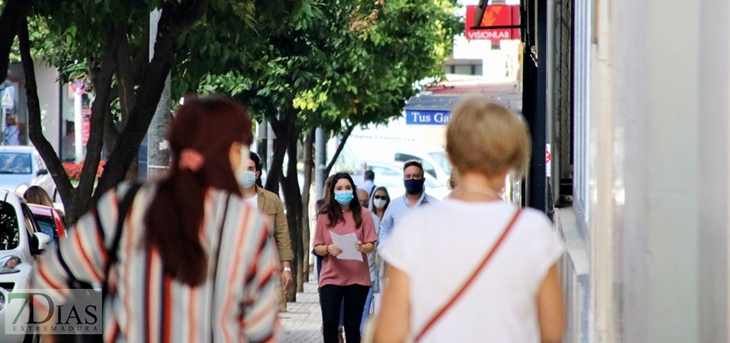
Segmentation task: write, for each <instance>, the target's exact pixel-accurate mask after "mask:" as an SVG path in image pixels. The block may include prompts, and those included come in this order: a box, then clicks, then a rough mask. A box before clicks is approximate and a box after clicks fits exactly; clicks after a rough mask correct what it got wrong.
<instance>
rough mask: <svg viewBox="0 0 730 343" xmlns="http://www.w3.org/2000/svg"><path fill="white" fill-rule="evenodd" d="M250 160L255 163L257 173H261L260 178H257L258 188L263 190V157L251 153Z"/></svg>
mask: <svg viewBox="0 0 730 343" xmlns="http://www.w3.org/2000/svg"><path fill="white" fill-rule="evenodd" d="M249 158H250V159H251V161H253V164H254V168H256V171H257V172H259V176H258V177H257V178H256V186H259V187H261V188H263V187H264V186H263V185H262V184H261V157H259V155H258V154H257V153H255V152H253V151H249Z"/></svg>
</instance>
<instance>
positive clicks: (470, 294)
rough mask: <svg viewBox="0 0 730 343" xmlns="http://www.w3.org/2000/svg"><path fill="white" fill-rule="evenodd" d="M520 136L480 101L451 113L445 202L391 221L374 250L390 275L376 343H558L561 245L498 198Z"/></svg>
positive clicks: (518, 124)
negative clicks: (454, 177) (453, 174)
mask: <svg viewBox="0 0 730 343" xmlns="http://www.w3.org/2000/svg"><path fill="white" fill-rule="evenodd" d="M529 137H530V136H529V134H528V131H527V127H526V125H525V123H524V122H523V120H522V119H521V118H520V117H518V116H517V115H516V114H514V113H512V112H511V111H509V110H508V109H507V108H505V107H503V106H502V105H498V104H496V103H493V102H490V101H489V100H488V99H487V98H486V97H484V96H483V95H478V96H473V97H469V98H467V99H466V100H463V101H462V102H461V103H460V104H459V105H457V107H456V109H455V110H454V112H453V114H452V117H451V121H450V123H449V126H448V128H447V133H446V151H447V154H448V156H449V160H450V161H451V163H452V164H453V168H455V169H457V170H458V173H459V183H458V185H457V186H456V189H455V191H454V194H453V196H452V197H450V198H449V199H447V200H445V201H443V202H441V203H439V204H434V205H431V206H430V207H429V208H428V210H425V209H419V210H416V211H413V213H411V214H410V215H408V216H407V217H405V218H403V219H402V220H400V221H399V222H398V223H397V224H396V228H395V230H394V231H393V235H392V237H391V238H390V241H389V242H388V243H387V244H385V245H384V246H383V247H382V248H381V249H379V254H380V256H381V257H382V258H383V259H385V260H386V262H388V263H389V264H390V266H391V268H390V271H389V278H388V283H387V285H386V289H385V292H384V294H383V304H382V308H381V311H380V314H379V316H378V318H377V321H376V329H375V341H376V342H378V343H389V342H403V341H404V340H405V339H406V338H407V337H410V338H412V339H415V340H416V341H418V342H421V343H430V342H524V343H540V342H560V340H561V338H562V334H563V329H564V326H565V323H564V310H563V297H562V294H561V290H560V278H559V275H558V266H557V261H558V259H559V258H560V256H561V255H562V254H563V251H564V249H565V248H564V244H563V242H562V240H561V239H560V237H559V236H558V234H557V233H556V232H554V230H553V227H552V224H551V222H550V220H549V219H548V218H547V216H546V215H545V214H544V213H542V212H540V211H537V210H534V209H522V210H520V208H519V207H518V206H516V205H513V204H510V203H507V202H504V201H503V200H502V197H501V194H500V192H502V190H503V189H504V187H505V178H506V176H507V175H508V173H510V172H513V171H514V172H518V173H519V172H522V171H524V170H525V169H526V167H527V164H528V159H529V156H530V139H529ZM434 252H446V253H447V254H448V256H447V257H445V255H444V254H442V253H434Z"/></svg>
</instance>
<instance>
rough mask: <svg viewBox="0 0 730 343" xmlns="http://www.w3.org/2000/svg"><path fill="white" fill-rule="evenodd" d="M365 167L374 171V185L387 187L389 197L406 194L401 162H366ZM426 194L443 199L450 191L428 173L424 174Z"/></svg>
mask: <svg viewBox="0 0 730 343" xmlns="http://www.w3.org/2000/svg"><path fill="white" fill-rule="evenodd" d="M367 167H368V169H369V170H372V171H373V173H375V182H374V183H375V185H376V186H378V187H385V188H386V189H388V194H389V195H390V198H391V199H393V198H397V197H399V196H401V195H404V194H406V187H405V185H403V164H402V163H396V162H368V163H367ZM425 177H426V182H425V183H424V187H425V188H426V194H428V195H430V196H432V197H434V198H436V199H438V200H442V199H444V198H445V197H446V196H447V195H449V193H450V192H451V191H449V189H448V188H447V187H446V185H444V184H443V183H441V182H439V181H438V180H436V179H435V178H434V177H433V176H431V175H430V174H426V175H425Z"/></svg>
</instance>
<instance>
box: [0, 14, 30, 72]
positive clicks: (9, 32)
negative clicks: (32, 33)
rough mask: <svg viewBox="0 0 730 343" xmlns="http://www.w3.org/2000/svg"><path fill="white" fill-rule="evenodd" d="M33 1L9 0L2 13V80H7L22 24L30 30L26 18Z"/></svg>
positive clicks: (0, 26)
mask: <svg viewBox="0 0 730 343" xmlns="http://www.w3.org/2000/svg"><path fill="white" fill-rule="evenodd" d="M32 4H33V2H32V1H28V0H8V1H5V8H4V9H3V13H2V15H0V79H2V80H0V82H2V81H4V80H5V76H6V75H7V74H6V73H7V71H8V66H9V64H10V49H12V47H13V41H15V35H16V34H20V31H19V30H21V29H22V27H21V25H25V30H26V31H27V30H28V21H27V20H25V19H26V16H27V14H28V10H30V7H31V5H32Z"/></svg>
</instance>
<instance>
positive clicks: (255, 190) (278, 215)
mask: <svg viewBox="0 0 730 343" xmlns="http://www.w3.org/2000/svg"><path fill="white" fill-rule="evenodd" d="M244 163H246V169H242V171H243V173H242V174H240V175H236V177H237V179H238V181H239V184H240V186H241V194H242V196H243V200H244V202H245V203H246V204H248V205H249V206H251V207H252V208H255V209H257V210H259V211H261V212H263V213H264V214H266V215H268V216H269V218H271V219H272V221H273V222H274V231H273V232H272V236H273V238H274V242H276V250H277V251H278V252H279V260H280V261H281V267H282V269H281V283H282V290H281V292H280V297H279V298H280V299H279V311H281V312H285V311H286V288H287V286H289V283H290V282H292V280H293V277H292V271H291V261H292V260H293V259H294V252H293V251H292V249H291V238H290V237H289V224H288V222H287V220H286V214H284V205H283V204H282V202H281V199H279V196H278V195H276V194H275V193H273V192H269V191H267V190H265V189H264V188H263V187H260V186H259V185H258V184H257V183H260V180H261V179H260V178H261V158H259V155H258V154H256V153H255V152H253V151H251V152H250V153H249V159H247V160H245V162H244Z"/></svg>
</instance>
